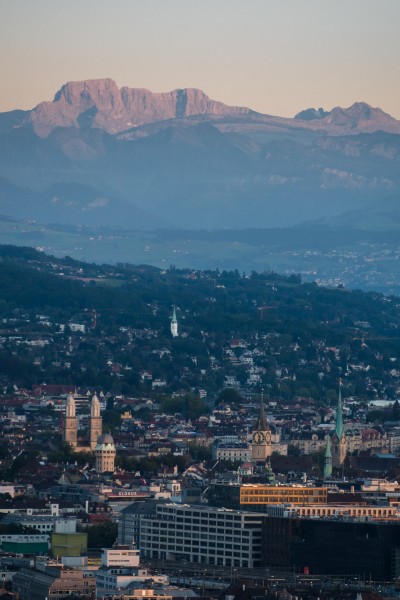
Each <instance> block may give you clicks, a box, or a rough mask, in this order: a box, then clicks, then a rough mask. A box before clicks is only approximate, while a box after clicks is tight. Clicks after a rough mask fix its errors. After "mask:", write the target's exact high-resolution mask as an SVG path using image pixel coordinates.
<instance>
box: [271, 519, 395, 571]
mask: <svg viewBox="0 0 400 600" xmlns="http://www.w3.org/2000/svg"><path fill="white" fill-rule="evenodd" d="M261 540H262V541H261V544H262V552H261V555H262V562H263V565H264V566H267V567H270V568H272V569H273V568H277V569H287V570H293V569H294V570H296V571H303V570H304V569H305V568H307V569H308V570H309V572H310V573H311V574H326V575H349V576H352V577H360V578H365V579H372V580H375V581H382V580H386V581H387V580H391V579H393V578H395V577H398V576H399V575H400V523H395V522H390V521H388V522H383V521H369V522H367V521H361V520H336V519H307V518H296V517H269V516H268V517H264V518H263V524H262V536H261Z"/></svg>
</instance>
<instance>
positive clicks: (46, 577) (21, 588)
mask: <svg viewBox="0 0 400 600" xmlns="http://www.w3.org/2000/svg"><path fill="white" fill-rule="evenodd" d="M12 589H13V592H14V593H16V594H18V597H19V598H20V600H46V599H47V600H56V599H60V598H68V597H69V596H71V595H74V596H81V597H83V598H92V597H93V596H94V592H95V579H94V577H91V576H87V575H86V574H84V573H83V571H82V570H80V569H72V568H70V567H65V566H64V565H62V564H59V563H48V564H47V565H45V566H44V567H43V570H39V569H25V568H23V569H20V570H19V571H18V572H17V573H16V574H15V575H14V577H13V580H12Z"/></svg>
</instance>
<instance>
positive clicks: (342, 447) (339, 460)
mask: <svg viewBox="0 0 400 600" xmlns="http://www.w3.org/2000/svg"><path fill="white" fill-rule="evenodd" d="M346 454H347V440H346V435H345V433H344V426H343V409H342V382H340V383H339V397H338V405H337V410H336V427H335V431H334V433H333V436H332V466H333V467H336V468H337V469H338V468H340V467H341V466H342V464H343V463H344V460H345V458H346Z"/></svg>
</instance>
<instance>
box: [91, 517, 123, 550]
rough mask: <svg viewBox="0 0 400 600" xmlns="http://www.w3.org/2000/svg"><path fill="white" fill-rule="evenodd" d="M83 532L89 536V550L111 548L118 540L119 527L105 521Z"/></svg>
mask: <svg viewBox="0 0 400 600" xmlns="http://www.w3.org/2000/svg"><path fill="white" fill-rule="evenodd" d="M83 531H84V532H86V533H87V534H88V548H98V549H99V548H111V546H112V545H113V544H114V542H115V540H116V539H117V535H118V525H117V523H113V522H112V521H105V522H104V523H99V524H98V525H90V526H89V527H85V528H83Z"/></svg>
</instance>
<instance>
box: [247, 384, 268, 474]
mask: <svg viewBox="0 0 400 600" xmlns="http://www.w3.org/2000/svg"><path fill="white" fill-rule="evenodd" d="M271 453H272V446H271V428H270V427H269V425H268V423H267V419H266V416H265V411H264V399H263V395H262V394H261V399H260V412H259V415H258V419H257V421H256V424H255V426H254V429H253V433H252V439H251V460H252V462H255V463H262V464H265V461H266V460H267V458H268V457H269V456H271Z"/></svg>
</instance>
